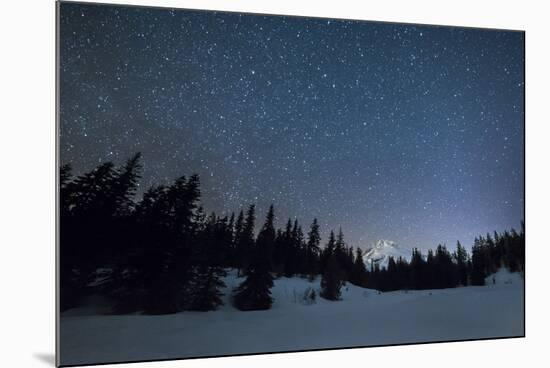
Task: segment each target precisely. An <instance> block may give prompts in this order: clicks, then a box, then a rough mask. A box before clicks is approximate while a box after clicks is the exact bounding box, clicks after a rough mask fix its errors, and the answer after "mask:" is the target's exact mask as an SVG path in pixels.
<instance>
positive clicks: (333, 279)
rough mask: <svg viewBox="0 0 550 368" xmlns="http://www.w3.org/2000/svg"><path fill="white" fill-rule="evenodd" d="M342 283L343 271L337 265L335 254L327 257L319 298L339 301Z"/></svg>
mask: <svg viewBox="0 0 550 368" xmlns="http://www.w3.org/2000/svg"><path fill="white" fill-rule="evenodd" d="M343 282H344V274H343V270H342V268H341V267H340V265H339V264H338V261H337V259H336V254H334V253H332V254H330V255H328V259H327V264H326V267H325V270H324V272H323V276H322V278H321V293H320V295H321V297H323V298H325V299H327V300H340V296H341V288H342V285H343Z"/></svg>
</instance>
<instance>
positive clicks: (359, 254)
mask: <svg viewBox="0 0 550 368" xmlns="http://www.w3.org/2000/svg"><path fill="white" fill-rule="evenodd" d="M366 278H367V268H366V266H365V261H364V260H363V251H362V250H361V248H359V247H358V248H357V249H356V250H355V260H354V262H353V271H352V273H351V278H350V282H351V283H352V284H354V285H357V286H362V287H365V285H366Z"/></svg>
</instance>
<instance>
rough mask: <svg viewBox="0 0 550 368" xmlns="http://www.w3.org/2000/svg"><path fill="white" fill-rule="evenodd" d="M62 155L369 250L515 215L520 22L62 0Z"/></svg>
mask: <svg viewBox="0 0 550 368" xmlns="http://www.w3.org/2000/svg"><path fill="white" fill-rule="evenodd" d="M60 25H61V28H60V32H61V40H60V56H61V57H60V93H61V96H60V98H61V100H60V134H61V138H60V156H61V163H62V164H63V163H67V162H70V163H71V164H72V166H73V171H74V173H75V174H81V173H83V172H84V171H88V170H90V169H92V168H94V167H95V166H97V165H98V164H99V163H101V162H104V161H106V160H112V161H114V162H115V163H116V164H121V163H123V162H124V161H125V160H126V159H127V158H129V157H130V156H131V155H133V154H134V153H135V152H137V151H141V152H142V153H143V164H144V169H143V179H142V181H141V187H140V188H141V189H140V193H142V192H143V191H144V190H145V189H146V188H148V187H149V186H151V185H153V184H162V183H169V182H170V181H171V180H173V179H174V178H176V177H177V176H180V175H189V174H192V173H198V174H199V175H200V177H201V182H202V186H201V189H202V194H203V198H202V203H203V204H204V207H205V210H206V211H207V212H210V211H216V212H217V213H218V214H222V213H224V212H225V213H227V212H230V211H237V210H239V209H240V208H241V207H243V206H247V205H248V204H249V203H255V204H257V209H258V218H259V222H262V221H263V219H264V216H265V212H266V211H267V207H268V206H269V204H270V203H272V202H273V203H274V204H275V209H276V214H277V225H278V226H283V225H284V223H285V222H286V219H287V218H288V217H289V216H291V217H293V218H294V217H295V216H296V217H297V218H298V219H299V221H300V222H301V223H302V225H303V226H304V230H305V231H307V229H308V228H309V224H310V223H311V220H312V219H313V217H317V218H318V219H319V222H320V224H321V229H322V235H323V243H324V242H325V241H326V235H327V231H329V230H330V229H331V228H333V229H336V230H337V229H338V227H340V226H341V227H342V229H343V231H344V233H345V235H346V240H347V241H348V243H349V244H350V245H353V246H361V247H362V248H363V249H365V248H367V246H368V245H370V244H372V243H373V242H374V241H376V240H377V239H391V240H394V241H396V242H397V243H399V244H403V245H406V246H410V247H413V246H417V247H419V248H422V249H427V248H433V247H435V246H436V245H437V244H438V243H446V244H447V245H448V246H449V247H450V248H451V249H454V246H455V244H456V241H457V240H460V241H461V242H462V243H463V245H465V246H467V247H470V246H471V244H472V243H473V239H474V237H475V236H477V235H480V234H485V233H487V232H488V231H490V232H493V231H494V230H498V231H502V230H505V229H507V228H510V227H515V228H519V226H520V221H521V220H522V219H523V208H524V202H523V197H524V181H523V175H524V153H523V118H524V112H523V111H524V102H523V93H524V92H523V91H524V75H523V65H524V56H523V38H524V34H523V33H522V32H513V31H495V30H480V29H463V28H450V27H434V26H417V25H402V24H401V25H399V24H389V23H374V22H363V21H342V20H328V19H315V18H300V17H281V16H262V15H246V14H239V13H223V12H200V11H189V10H170V9H154V8H136V7H120V6H101V5H84V4H75V3H73V4H71V3H62V5H61V17H60Z"/></svg>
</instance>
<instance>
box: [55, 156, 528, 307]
mask: <svg viewBox="0 0 550 368" xmlns="http://www.w3.org/2000/svg"><path fill="white" fill-rule="evenodd" d="M140 171H141V155H140V154H139V153H138V154H136V155H135V156H134V157H132V158H130V159H129V160H128V161H127V162H126V163H125V164H124V165H122V166H120V167H117V166H115V165H114V164H113V163H112V162H105V163H102V164H100V165H99V166H97V167H96V168H95V169H93V170H92V171H90V172H87V173H84V174H82V175H80V176H77V177H74V176H73V175H72V173H71V167H70V165H64V166H62V167H61V168H60V283H61V285H60V304H61V310H66V309H69V308H72V307H75V306H78V305H79V304H80V303H81V302H82V300H83V299H84V298H85V297H86V296H89V295H93V294H100V295H102V296H104V297H105V298H107V299H108V300H109V301H110V303H111V305H112V312H113V313H130V312H143V313H146V314H166V313H176V312H179V311H183V310H198V311H206V310H214V309H216V308H217V307H218V306H219V305H220V304H222V299H221V296H222V294H221V290H222V288H223V287H224V286H225V285H224V282H223V277H224V276H225V275H226V270H227V269H228V268H233V269H236V270H238V274H239V275H240V276H242V280H243V281H242V282H241V284H240V285H239V286H238V287H237V288H236V289H235V290H233V295H232V301H233V303H234V305H235V307H236V308H238V309H240V310H259V309H269V308H270V307H271V304H272V302H273V299H272V297H271V293H270V289H271V287H272V286H273V280H274V278H277V277H283V276H284V277H292V276H300V277H307V278H309V279H310V280H313V279H314V278H315V277H317V276H318V275H321V291H320V296H321V297H323V298H325V299H328V300H338V299H340V290H341V287H342V285H344V284H345V283H346V282H350V283H353V284H355V285H358V286H362V287H368V288H373V289H377V290H380V291H390V290H399V289H437V288H449V287H456V286H461V285H462V286H466V285H483V284H484V283H485V278H486V276H487V275H489V274H491V273H493V272H495V271H496V270H497V269H498V268H500V267H507V268H508V269H509V270H510V271H512V272H515V271H523V268H524V262H525V261H524V259H525V256H524V242H525V240H524V230H523V224H522V229H521V231H520V233H517V232H516V231H515V230H513V229H512V230H510V231H505V232H504V233H500V234H499V233H496V232H495V233H494V234H493V235H490V234H487V235H486V236H480V237H479V238H476V239H475V242H474V244H473V247H472V252H471V254H470V253H468V252H467V251H466V249H465V248H464V247H463V246H462V245H461V244H460V243H458V244H457V247H456V250H454V251H453V252H452V253H451V252H450V251H449V250H447V249H446V247H445V246H442V245H439V246H438V247H437V248H436V250H435V251H431V250H430V251H428V253H427V254H426V255H422V254H421V252H420V251H419V250H417V249H414V250H413V254H412V258H411V260H410V262H407V261H406V260H404V259H391V258H390V260H389V263H388V267H387V268H384V269H380V268H378V267H377V266H373V267H369V268H367V267H366V266H365V263H364V261H363V258H362V255H363V251H362V250H361V249H360V248H355V249H354V248H353V247H352V246H349V245H348V244H346V242H345V240H344V234H343V232H342V230H341V229H339V231H337V232H336V233H335V232H334V231H331V232H330V236H329V238H328V240H327V241H326V242H325V243H323V244H321V237H320V228H319V224H318V222H317V220H316V219H313V220H312V222H311V224H310V225H309V226H308V228H307V229H306V230H304V228H303V227H302V226H301V224H300V223H299V222H298V221H297V220H294V221H292V220H291V219H288V221H287V222H286V225H285V226H284V228H282V229H276V228H275V209H274V207H273V205H272V206H271V207H270V208H269V211H268V213H267V214H266V216H265V219H263V221H262V222H261V224H262V226H261V227H260V230H259V232H258V233H257V234H256V223H257V214H256V209H255V206H254V204H250V205H249V206H248V207H246V208H244V209H241V210H240V211H238V212H237V213H233V214H231V215H230V216H218V215H216V214H215V213H211V214H206V213H205V211H204V209H203V208H202V207H201V205H200V198H201V191H200V182H199V177H198V176H197V175H192V176H190V177H185V176H182V177H179V178H177V179H175V180H174V181H173V182H172V183H171V184H169V185H159V186H154V187H151V188H149V189H147V190H146V191H145V192H144V194H143V196H142V198H141V199H139V200H137V199H136V196H137V194H136V193H137V189H138V185H139V180H140ZM259 223H260V222H259ZM311 297H312V298H315V294H314V293H313V294H312V295H311Z"/></svg>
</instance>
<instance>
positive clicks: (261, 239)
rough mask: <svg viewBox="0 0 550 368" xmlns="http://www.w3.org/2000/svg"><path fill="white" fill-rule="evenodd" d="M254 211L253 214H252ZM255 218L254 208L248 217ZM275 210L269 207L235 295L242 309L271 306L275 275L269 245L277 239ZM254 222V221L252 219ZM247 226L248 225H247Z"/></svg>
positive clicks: (236, 305)
mask: <svg viewBox="0 0 550 368" xmlns="http://www.w3.org/2000/svg"><path fill="white" fill-rule="evenodd" d="M250 213H252V215H250ZM249 218H253V210H252V211H249V216H247V224H248V223H249V221H248V219H249ZM273 220H274V211H273V207H271V208H270V209H269V212H268V215H267V218H266V222H265V224H264V226H263V227H262V230H261V232H260V234H259V235H258V241H257V244H256V246H255V247H253V249H252V250H253V253H252V254H253V257H252V260H251V262H250V266H249V267H248V268H247V271H246V279H245V280H244V281H243V282H242V283H241V284H240V285H239V286H238V287H237V289H236V290H235V295H234V304H235V307H237V308H238V309H240V310H244V311H248V310H263V309H269V308H271V304H272V303H273V298H272V297H271V288H272V287H273V276H272V275H271V273H270V264H269V257H268V249H267V247H268V246H269V245H270V244H273V243H274V241H275V230H274V227H273ZM252 222H253V221H252ZM245 228H246V226H245Z"/></svg>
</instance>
